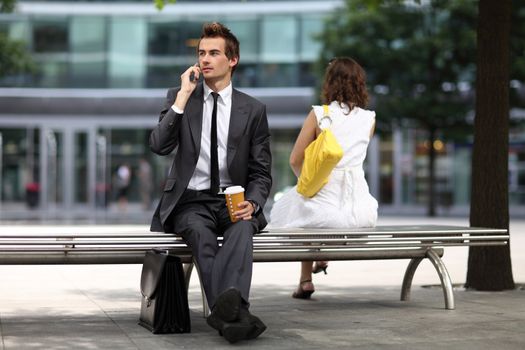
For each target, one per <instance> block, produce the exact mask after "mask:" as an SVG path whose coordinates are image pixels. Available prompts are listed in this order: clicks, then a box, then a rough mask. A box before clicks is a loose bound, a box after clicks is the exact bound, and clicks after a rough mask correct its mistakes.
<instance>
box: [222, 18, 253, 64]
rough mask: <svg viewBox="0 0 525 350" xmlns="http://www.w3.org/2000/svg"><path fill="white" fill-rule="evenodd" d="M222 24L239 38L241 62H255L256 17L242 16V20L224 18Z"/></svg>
mask: <svg viewBox="0 0 525 350" xmlns="http://www.w3.org/2000/svg"><path fill="white" fill-rule="evenodd" d="M224 25H225V26H227V27H228V28H230V30H231V31H232V33H234V34H235V36H236V37H237V39H238V40H239V44H240V48H241V50H240V51H241V64H244V63H254V62H257V54H258V52H257V47H258V46H259V45H258V40H257V38H258V35H257V19H256V18H255V17H252V18H244V19H243V20H234V19H226V20H225V21H224Z"/></svg>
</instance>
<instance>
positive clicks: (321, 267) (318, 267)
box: [312, 261, 328, 275]
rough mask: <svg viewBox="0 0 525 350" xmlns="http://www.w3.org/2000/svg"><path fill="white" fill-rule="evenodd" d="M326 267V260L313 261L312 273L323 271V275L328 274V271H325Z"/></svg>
mask: <svg viewBox="0 0 525 350" xmlns="http://www.w3.org/2000/svg"><path fill="white" fill-rule="evenodd" d="M327 268H328V261H316V262H315V263H314V267H313V269H312V273H319V272H321V271H323V272H324V274H325V275H327V274H328V272H326V269H327Z"/></svg>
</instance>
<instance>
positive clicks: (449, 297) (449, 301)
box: [401, 249, 456, 310]
mask: <svg viewBox="0 0 525 350" xmlns="http://www.w3.org/2000/svg"><path fill="white" fill-rule="evenodd" d="M427 258H428V260H430V262H431V263H432V265H434V267H435V269H436V271H437V273H438V275H439V279H440V280H441V287H442V288H443V294H444V297H445V309H447V310H454V309H455V308H456V307H455V304H454V291H453V288H452V282H451V280H450V275H449V274H448V271H447V268H446V267H445V264H443V261H442V260H441V258H440V257H439V255H438V254H437V253H436V252H435V251H433V250H432V249H429V250H427ZM421 261H423V258H414V259H412V260H410V263H409V264H408V266H407V269H406V272H405V277H404V278H403V285H402V286H401V300H402V301H408V300H410V289H411V287H412V279H413V278H414V273H415V272H416V269H417V267H418V266H419V263H420V262H421Z"/></svg>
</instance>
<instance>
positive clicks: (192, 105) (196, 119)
mask: <svg viewBox="0 0 525 350" xmlns="http://www.w3.org/2000/svg"><path fill="white" fill-rule="evenodd" d="M203 96H204V87H203V85H202V83H200V84H199V85H198V86H197V88H196V89H195V92H194V93H193V95H192V96H191V97H190V99H189V100H188V104H187V106H186V108H185V110H187V111H188V115H186V118H187V120H188V124H189V126H190V132H191V137H192V139H193V145H194V147H195V151H196V152H195V154H197V155H198V154H199V152H200V148H201V132H202V105H203V102H204V100H203V98H204V97H203Z"/></svg>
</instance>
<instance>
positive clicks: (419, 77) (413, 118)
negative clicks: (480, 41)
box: [320, 0, 477, 216]
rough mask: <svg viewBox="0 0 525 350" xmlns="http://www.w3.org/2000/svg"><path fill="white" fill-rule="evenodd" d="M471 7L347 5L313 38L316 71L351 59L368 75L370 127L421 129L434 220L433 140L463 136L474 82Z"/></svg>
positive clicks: (390, 2)
mask: <svg viewBox="0 0 525 350" xmlns="http://www.w3.org/2000/svg"><path fill="white" fill-rule="evenodd" d="M476 15H477V13H476V6H475V4H473V3H472V1H469V0H456V1H444V0H430V1H426V2H424V3H421V4H420V3H414V2H405V1H398V0H383V1H370V0H347V1H346V2H345V8H343V9H341V10H340V11H337V13H334V15H333V16H332V17H331V18H329V20H328V21H327V23H326V25H325V30H324V31H323V33H322V34H321V38H320V39H321V41H322V43H323V45H324V48H323V50H322V54H321V59H320V62H321V65H320V66H324V65H325V62H327V61H328V60H329V59H330V58H332V57H337V56H351V57H353V58H355V59H356V60H357V61H358V62H359V63H361V64H362V65H363V67H364V68H365V70H366V71H367V75H368V82H369V85H370V90H371V92H372V97H373V102H374V109H375V110H376V111H377V115H378V117H377V118H378V129H379V130H380V131H381V130H385V129H388V128H389V127H390V126H391V125H392V124H394V123H396V124H398V125H401V124H403V123H405V124H406V122H407V121H409V122H410V124H411V125H413V126H415V127H419V128H423V129H426V130H427V131H428V141H427V143H426V144H427V145H430V147H428V159H429V161H428V173H429V181H428V188H427V193H428V196H427V198H428V215H430V216H433V215H435V202H436V193H435V190H434V182H435V181H434V173H435V171H434V168H435V166H434V164H435V159H436V150H435V149H434V147H433V145H434V141H435V139H436V138H437V137H438V135H442V136H447V135H448V136H449V137H450V136H451V135H455V134H457V133H455V132H454V131H456V130H460V131H462V132H460V134H461V133H462V134H466V132H465V127H466V126H467V125H468V123H467V121H468V120H467V117H466V116H467V112H468V111H469V110H472V98H471V96H469V93H470V91H471V89H470V87H471V86H473V84H474V78H475V50H476V30H475V28H476V26H475V23H476Z"/></svg>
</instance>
